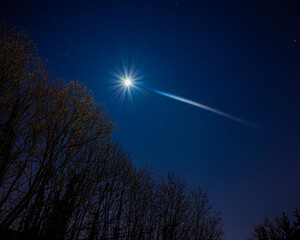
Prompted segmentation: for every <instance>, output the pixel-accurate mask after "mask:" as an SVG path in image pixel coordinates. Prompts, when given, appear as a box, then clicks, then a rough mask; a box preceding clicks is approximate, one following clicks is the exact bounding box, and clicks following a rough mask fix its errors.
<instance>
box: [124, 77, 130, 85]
mask: <svg viewBox="0 0 300 240" xmlns="http://www.w3.org/2000/svg"><path fill="white" fill-rule="evenodd" d="M124 84H125V86H127V87H129V86H130V85H131V79H129V78H126V79H125V80H124Z"/></svg>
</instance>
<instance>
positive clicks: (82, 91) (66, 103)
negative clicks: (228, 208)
mask: <svg viewBox="0 0 300 240" xmlns="http://www.w3.org/2000/svg"><path fill="white" fill-rule="evenodd" d="M0 61H1V62H0V234H2V236H4V235H5V234H6V233H7V232H8V231H9V230H14V231H15V232H17V233H20V234H21V235H20V236H21V238H22V239H25V238H27V239H72V240H73V239H90V240H92V239H101V240H108V239H123V240H127V239H128V240H129V239H130V240H133V239H135V240H137V239H141V240H142V239H143V240H144V239H149V240H152V239H153V240H154V239H155V240H160V239H161V240H167V239H168V240H173V239H203V240H205V239H221V238H222V221H221V216H220V213H219V212H217V211H215V210H214V208H213V207H212V205H211V203H210V202H209V200H208V198H207V194H206V193H205V192H203V191H202V190H201V189H200V188H199V189H198V190H191V189H190V188H189V187H188V186H187V185H186V184H185V183H184V181H182V180H181V179H180V178H179V177H178V176H177V175H175V174H174V173H173V172H169V173H168V174H167V175H166V176H160V175H158V174H156V173H155V172H154V171H153V169H152V168H150V167H143V168H137V167H136V166H134V164H133V163H132V161H131V159H130V156H129V154H128V153H127V152H126V150H125V149H124V148H123V147H122V145H121V144H120V143H118V142H117V141H116V140H115V139H114V137H113V132H114V130H115V127H114V124H113V123H112V121H111V120H110V117H109V116H108V114H107V111H106V109H105V107H104V106H103V105H101V104H99V103H97V102H96V101H95V100H94V98H93V95H92V93H91V92H90V91H88V90H87V89H86V87H85V86H84V85H83V84H80V83H78V82H74V81H70V82H65V81H63V80H61V79H52V77H51V76H50V74H49V72H48V70H47V67H46V64H45V63H44V61H43V60H42V59H41V58H40V57H39V56H38V54H37V51H36V46H35V43H34V42H33V41H32V39H31V37H30V35H29V34H28V33H27V32H26V31H23V30H19V29H16V28H8V27H7V26H4V25H3V26H1V29H0ZM0 237H1V236H0Z"/></svg>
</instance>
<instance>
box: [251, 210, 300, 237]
mask: <svg viewBox="0 0 300 240" xmlns="http://www.w3.org/2000/svg"><path fill="white" fill-rule="evenodd" d="M293 216H294V218H295V220H294V222H293V223H291V221H290V219H289V218H288V217H287V215H286V214H285V213H284V212H283V213H282V216H281V217H280V218H278V217H275V218H274V220H273V221H271V220H270V219H268V218H265V220H264V222H263V223H262V224H259V225H254V226H253V230H254V232H253V233H252V236H253V238H252V239H258V240H279V239H286V240H297V239H300V212H299V210H298V209H297V208H296V209H295V211H294V213H293Z"/></svg>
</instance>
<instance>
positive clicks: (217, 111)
mask: <svg viewBox="0 0 300 240" xmlns="http://www.w3.org/2000/svg"><path fill="white" fill-rule="evenodd" d="M147 89H148V90H150V91H152V92H154V93H157V94H159V95H162V96H165V97H168V98H172V99H174V100H177V101H180V102H183V103H187V104H190V105H193V106H195V107H199V108H202V109H204V110H207V111H210V112H213V113H216V114H218V115H220V116H223V117H226V118H228V119H231V120H233V121H236V122H240V123H243V124H246V125H248V126H251V127H254V128H259V127H258V126H256V125H254V124H252V123H249V122H247V121H245V120H243V119H241V118H238V117H235V116H232V115H230V114H228V113H225V112H222V111H219V110H217V109H214V108H212V107H209V106H206V105H204V104H201V103H197V102H194V101H191V100H189V99H186V98H183V97H179V96H176V95H173V94H170V93H166V92H163V91H159V90H156V89H152V88H147Z"/></svg>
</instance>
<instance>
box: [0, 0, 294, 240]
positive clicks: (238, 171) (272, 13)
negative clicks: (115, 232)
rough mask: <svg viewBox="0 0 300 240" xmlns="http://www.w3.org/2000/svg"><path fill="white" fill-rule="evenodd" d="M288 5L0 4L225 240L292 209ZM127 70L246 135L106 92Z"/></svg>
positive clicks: (200, 116)
mask: <svg viewBox="0 0 300 240" xmlns="http://www.w3.org/2000/svg"><path fill="white" fill-rule="evenodd" d="M299 12H300V4H299V1H288V0H286V1H161V2H154V1H125V0H124V1H94V2H91V1H76V0H74V1H69V2H67V1H58V2H55V1H49V2H48V3H47V2H46V1H31V2H30V1H23V3H22V2H19V1H7V3H6V4H4V5H2V7H1V10H0V13H1V19H2V20H4V21H5V22H6V23H7V24H8V25H10V26H20V25H22V26H23V27H24V28H25V29H27V30H28V31H29V32H30V33H31V34H32V36H33V38H34V40H35V41H36V42H37V44H38V49H39V53H40V55H41V56H42V57H44V58H45V59H48V65H49V67H50V69H51V72H52V73H53V77H61V78H64V79H66V80H74V79H77V80H78V81H79V82H83V83H84V84H86V85H87V87H88V88H89V89H91V90H92V91H93V92H94V95H95V98H96V100H97V101H99V102H101V103H104V104H105V105H106V106H107V108H108V110H109V113H110V115H111V116H112V119H113V121H114V122H115V123H116V124H117V128H118V130H117V133H116V137H117V138H118V139H119V140H120V142H121V143H123V145H124V146H125V147H126V148H127V150H128V151H129V152H130V153H131V156H132V159H133V161H134V162H135V163H136V164H137V165H139V166H142V165H152V166H155V167H156V168H157V171H158V172H163V173H165V172H166V171H167V170H168V169H172V170H174V171H175V172H176V173H178V174H179V175H180V176H182V177H183V178H184V179H186V181H187V182H188V183H189V184H190V185H191V187H193V188H194V187H196V186H198V185H200V186H201V187H202V188H203V189H205V190H207V192H208V195H209V198H210V199H211V201H212V202H213V203H214V206H215V208H217V209H220V210H221V211H222V213H223V220H224V228H225V237H226V239H228V240H229V239H230V240H231V239H236V240H238V239H246V238H247V237H249V236H250V235H249V232H250V231H251V225H252V224H253V223H259V222H262V220H263V217H264V216H269V217H273V216H275V215H280V214H281V212H282V211H287V212H291V211H292V210H293V209H294V207H296V206H298V207H300V204H299V203H300V191H299V183H300V110H299V109H300V106H299V105H300V104H299V103H300V94H299V92H300V83H299V80H300V59H299V56H300V55H299V53H300V52H299V44H300V35H299V32H300V31H299V29H300V17H299ZM122 64H125V65H126V66H135V69H136V70H137V71H138V72H139V73H140V76H141V79H140V81H139V82H140V84H143V86H145V87H150V88H154V89H158V90H161V91H166V92H169V93H172V94H176V95H179V96H182V97H185V98H188V99H191V100H193V101H196V102H200V103H203V104H206V105H208V106H211V107H214V108H217V109H219V110H221V111H224V112H226V113H229V114H232V115H234V116H237V117H240V118H243V119H245V120H247V121H249V122H251V123H253V124H256V125H259V126H261V128H262V129H255V128H252V127H249V126H246V125H243V124H241V123H238V122H234V121H232V120H229V119H227V118H224V117H221V116H219V115H216V114H214V113H210V112H207V111H205V110H202V109H200V108H196V107H193V106H191V105H188V104H185V103H181V102H178V101H176V100H172V99H169V98H166V97H163V96H160V95H158V94H155V93H151V92H148V91H134V92H132V98H131V99H129V98H128V97H125V98H121V97H118V95H117V94H116V93H115V91H114V90H115V89H114V83H115V82H114V81H113V80H114V79H113V77H112V75H111V73H112V72H113V71H115V70H116V68H120V67H121V66H122Z"/></svg>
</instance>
